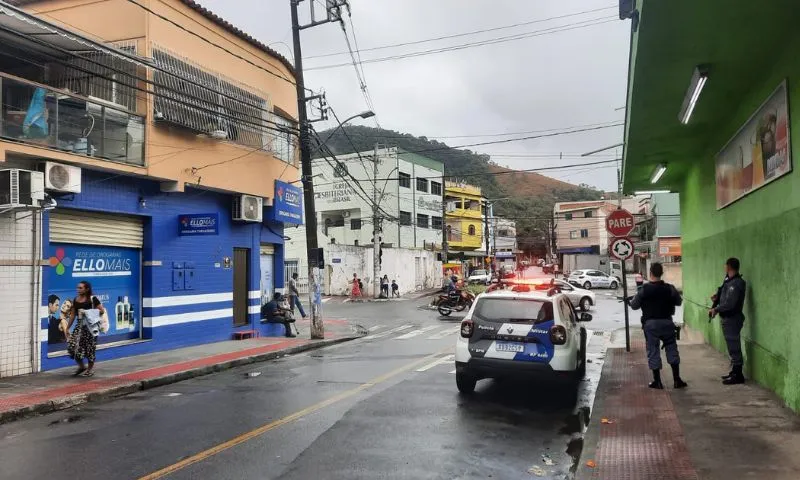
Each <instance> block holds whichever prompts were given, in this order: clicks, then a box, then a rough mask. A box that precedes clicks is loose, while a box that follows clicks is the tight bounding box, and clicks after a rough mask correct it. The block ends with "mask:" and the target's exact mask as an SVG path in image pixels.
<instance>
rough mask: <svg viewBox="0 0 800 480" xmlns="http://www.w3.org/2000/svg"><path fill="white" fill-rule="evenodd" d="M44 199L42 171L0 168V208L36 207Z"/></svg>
mask: <svg viewBox="0 0 800 480" xmlns="http://www.w3.org/2000/svg"><path fill="white" fill-rule="evenodd" d="M42 200H44V175H43V174H42V172H32V171H30V170H20V169H18V168H10V169H7V170H0V210H6V209H10V208H36V207H39V206H40V205H39V202H40V201H42Z"/></svg>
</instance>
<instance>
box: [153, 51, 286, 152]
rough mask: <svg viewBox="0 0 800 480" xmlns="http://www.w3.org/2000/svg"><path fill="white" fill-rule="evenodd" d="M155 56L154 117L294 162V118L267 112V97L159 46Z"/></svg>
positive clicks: (154, 52)
mask: <svg viewBox="0 0 800 480" xmlns="http://www.w3.org/2000/svg"><path fill="white" fill-rule="evenodd" d="M153 61H154V63H155V64H156V66H157V67H159V70H154V71H153V82H154V83H155V85H154V86H153V90H154V93H155V118H156V120H157V121H162V122H169V123H173V124H175V125H179V126H182V127H184V128H188V129H190V130H193V131H196V132H203V133H208V134H217V132H222V134H223V135H224V136H225V138H226V139H227V140H229V141H231V142H234V143H238V144H240V145H244V146H248V147H253V148H263V149H264V150H269V151H273V153H274V154H275V155H276V156H277V157H279V158H281V159H282V160H284V161H294V157H293V156H292V155H293V150H294V147H293V144H294V142H293V139H292V136H291V135H290V134H289V133H288V131H289V128H290V127H293V123H292V122H291V121H289V120H286V119H284V118H283V117H280V116H278V115H275V114H273V113H271V112H269V111H268V102H267V100H266V99H265V98H263V97H262V96H260V95H258V94H255V93H252V92H250V91H249V90H246V89H244V88H242V87H241V86H239V85H237V84H235V83H233V82H232V81H229V80H226V79H224V78H223V77H222V76H221V75H220V74H218V73H213V72H209V71H207V70H204V69H202V68H200V67H199V66H197V65H194V64H192V63H190V62H189V61H188V60H185V59H180V58H178V57H176V56H174V55H172V54H170V53H168V52H166V51H165V50H163V49H160V48H157V47H156V48H154V49H153ZM162 70H163V71H162ZM187 80H191V82H190V81H187Z"/></svg>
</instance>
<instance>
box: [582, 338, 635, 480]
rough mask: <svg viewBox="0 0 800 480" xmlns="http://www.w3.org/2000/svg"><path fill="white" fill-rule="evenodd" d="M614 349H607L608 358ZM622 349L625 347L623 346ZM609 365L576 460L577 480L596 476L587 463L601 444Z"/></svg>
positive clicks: (601, 373)
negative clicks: (609, 351) (601, 421)
mask: <svg viewBox="0 0 800 480" xmlns="http://www.w3.org/2000/svg"><path fill="white" fill-rule="evenodd" d="M612 348H617V347H613V346H609V347H608V348H607V349H606V356H608V350H611V349H612ZM622 348H625V347H624V346H623V347H622ZM609 364H610V362H605V363H604V364H603V369H602V370H601V371H600V380H599V381H598V385H597V391H596V392H595V395H594V404H593V405H592V410H591V411H590V413H589V425H588V426H587V427H586V432H585V433H584V434H583V448H581V451H580V453H579V454H578V456H577V458H576V459H575V479H576V480H589V479H591V478H592V476H593V475H594V471H593V470H592V469H591V468H589V467H587V466H586V462H587V461H588V460H592V459H594V457H595V453H597V446H598V445H599V443H600V427H601V426H602V424H601V423H600V419H601V418H602V416H601V415H600V414H601V413H602V411H603V405H604V404H605V391H606V389H607V387H606V383H605V382H604V381H603V379H604V378H606V369H610V368H611V367H610V366H609Z"/></svg>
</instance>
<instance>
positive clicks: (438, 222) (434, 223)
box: [431, 217, 443, 230]
mask: <svg viewBox="0 0 800 480" xmlns="http://www.w3.org/2000/svg"><path fill="white" fill-rule="evenodd" d="M442 225H443V224H442V217H431V228H435V229H436V230H441V229H442Z"/></svg>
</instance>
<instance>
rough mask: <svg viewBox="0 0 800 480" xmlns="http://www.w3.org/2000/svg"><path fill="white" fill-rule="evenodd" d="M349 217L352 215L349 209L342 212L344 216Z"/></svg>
mask: <svg viewBox="0 0 800 480" xmlns="http://www.w3.org/2000/svg"><path fill="white" fill-rule="evenodd" d="M349 217H350V212H348V211H347V210H345V211H344V212H342V218H349Z"/></svg>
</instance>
